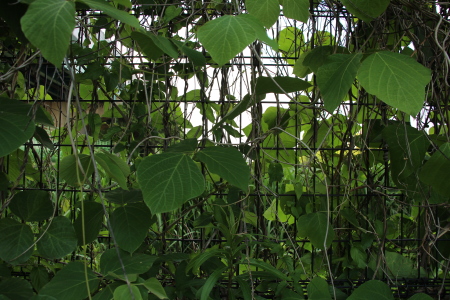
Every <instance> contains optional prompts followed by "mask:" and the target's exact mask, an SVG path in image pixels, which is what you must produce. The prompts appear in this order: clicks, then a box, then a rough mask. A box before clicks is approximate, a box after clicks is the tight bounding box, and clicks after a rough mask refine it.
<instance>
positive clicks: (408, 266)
mask: <svg viewBox="0 0 450 300" xmlns="http://www.w3.org/2000/svg"><path fill="white" fill-rule="evenodd" d="M385 258H386V266H387V271H388V274H389V276H391V278H393V279H394V280H395V279H403V278H414V277H416V276H417V269H415V268H414V262H413V261H412V260H411V259H409V258H408V257H405V256H403V255H401V254H398V253H395V252H386V254H385Z"/></svg>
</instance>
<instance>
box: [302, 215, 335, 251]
mask: <svg viewBox="0 0 450 300" xmlns="http://www.w3.org/2000/svg"><path fill="white" fill-rule="evenodd" d="M327 228H328V230H327ZM297 230H298V235H299V236H301V237H309V240H310V241H311V243H312V244H313V246H314V247H316V248H318V249H322V250H324V249H326V248H328V247H329V246H330V245H331V242H332V241H333V239H334V231H333V227H332V225H331V224H330V222H329V221H328V217H327V215H326V214H325V213H322V212H315V213H309V214H306V215H303V216H301V217H300V218H298V220H297Z"/></svg>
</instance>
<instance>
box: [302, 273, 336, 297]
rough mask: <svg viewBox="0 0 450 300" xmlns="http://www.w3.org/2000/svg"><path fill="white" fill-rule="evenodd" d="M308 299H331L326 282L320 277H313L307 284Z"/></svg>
mask: <svg viewBox="0 0 450 300" xmlns="http://www.w3.org/2000/svg"><path fill="white" fill-rule="evenodd" d="M306 288H307V290H308V299H316V300H331V295H330V291H329V289H328V283H327V282H326V280H325V279H323V278H321V277H314V278H313V279H312V280H311V282H310V283H308V286H307V287H306Z"/></svg>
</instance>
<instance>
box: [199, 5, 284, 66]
mask: <svg viewBox="0 0 450 300" xmlns="http://www.w3.org/2000/svg"><path fill="white" fill-rule="evenodd" d="M197 37H198V39H199V41H200V42H201V43H202V45H203V46H204V47H205V48H206V50H208V52H209V53H210V54H211V57H212V58H213V59H214V60H215V61H216V63H217V64H218V65H219V66H222V65H224V64H226V63H227V62H228V61H229V60H230V59H232V58H233V57H235V56H236V55H237V54H238V53H240V52H241V51H242V50H244V49H245V47H247V46H248V45H249V44H250V43H252V42H253V41H255V40H256V39H260V40H262V41H264V42H266V43H267V42H269V43H270V41H269V40H268V38H267V40H266V37H267V34H266V33H265V29H264V26H263V25H262V24H261V23H260V22H259V21H258V20H257V19H256V17H253V16H251V15H247V14H241V15H238V16H231V15H226V16H223V17H220V18H217V19H214V20H212V21H209V22H207V23H206V24H205V25H203V26H202V27H200V28H199V30H198V31H197ZM218 37H220V38H218ZM272 47H276V45H272Z"/></svg>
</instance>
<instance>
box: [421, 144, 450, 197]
mask: <svg viewBox="0 0 450 300" xmlns="http://www.w3.org/2000/svg"><path fill="white" fill-rule="evenodd" d="M449 157H450V143H445V144H442V145H441V146H440V147H439V149H438V150H437V151H436V152H435V153H433V155H432V156H431V158H430V159H429V160H428V161H427V162H426V163H425V165H424V166H423V167H422V169H421V170H420V173H419V179H420V181H422V182H423V183H425V184H428V185H430V186H432V187H433V189H434V190H435V191H436V192H438V193H439V194H441V195H442V196H447V197H448V195H450V184H448V174H449V170H450V159H449Z"/></svg>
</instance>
